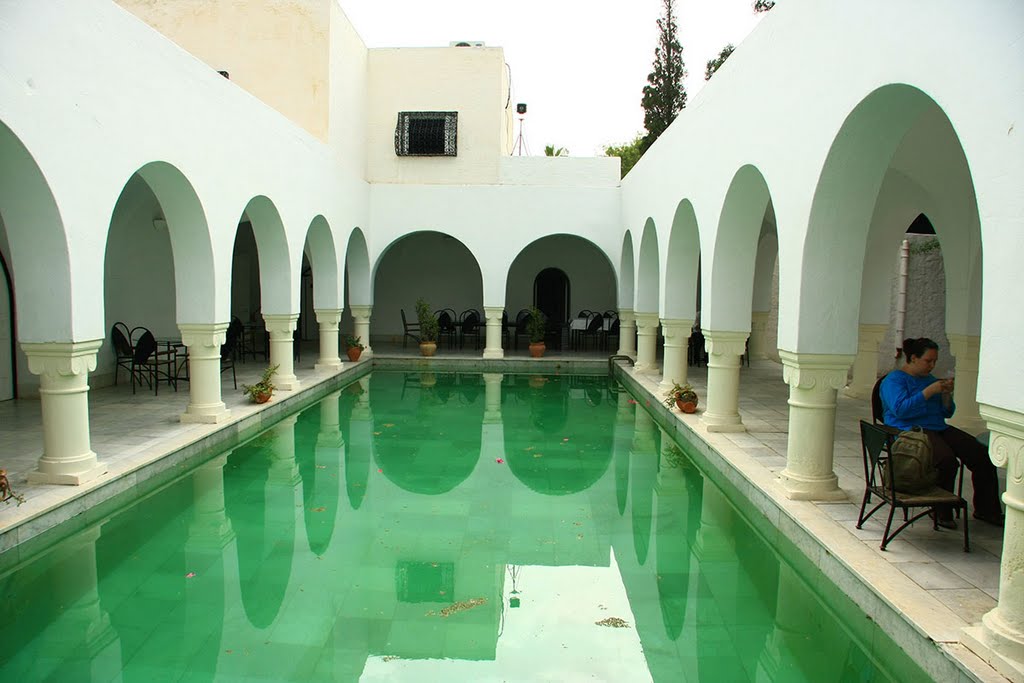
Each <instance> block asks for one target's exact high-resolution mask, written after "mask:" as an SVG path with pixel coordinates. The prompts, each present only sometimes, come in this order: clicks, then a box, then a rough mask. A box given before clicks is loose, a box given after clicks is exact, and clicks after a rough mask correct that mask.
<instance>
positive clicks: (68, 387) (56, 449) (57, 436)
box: [21, 339, 107, 486]
mask: <svg viewBox="0 0 1024 683" xmlns="http://www.w3.org/2000/svg"><path fill="white" fill-rule="evenodd" d="M101 344H103V340H102V339H94V340H92V341H85V342H44V343H25V344H22V345H21V350H22V351H24V352H25V355H26V356H27V357H28V369H29V371H30V372H32V374H34V375H39V403H40V409H41V412H42V418H43V455H42V457H41V458H39V465H38V467H37V469H36V470H35V471H33V472H29V474H28V482H29V483H30V484H71V485H73V486H77V485H79V484H84V483H86V482H89V481H92V480H93V479H96V478H97V477H99V476H100V475H102V474H105V473H106V471H107V465H106V463H103V462H100V461H99V460H98V459H97V458H96V454H95V453H94V452H93V451H92V448H91V447H90V443H89V373H90V372H92V371H93V370H95V369H96V352H97V351H98V350H99V348H100V345H101Z"/></svg>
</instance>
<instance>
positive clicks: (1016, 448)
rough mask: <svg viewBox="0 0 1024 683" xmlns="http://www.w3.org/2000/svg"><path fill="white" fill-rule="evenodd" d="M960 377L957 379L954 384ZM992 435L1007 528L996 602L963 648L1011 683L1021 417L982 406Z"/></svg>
mask: <svg viewBox="0 0 1024 683" xmlns="http://www.w3.org/2000/svg"><path fill="white" fill-rule="evenodd" d="M959 380H960V378H959V376H958V377H957V381H958V382H959ZM981 415H982V416H983V417H984V419H985V420H986V422H987V423H988V428H989V429H991V430H992V435H991V437H990V440H989V449H988V452H989V456H990V457H991V458H992V462H994V463H995V464H996V466H997V467H1005V468H1007V472H1006V492H1005V493H1004V494H1003V502H1004V503H1006V527H1005V528H1004V529H1003V551H1002V555H1001V559H1000V568H999V602H998V603H997V604H996V606H995V608H994V609H992V611H990V612H988V613H987V614H986V615H985V616H983V617H982V618H981V627H977V626H975V627H970V628H967V629H965V631H964V643H965V644H966V645H967V647H969V648H970V649H972V650H974V651H975V653H977V654H978V655H980V656H981V657H982V658H983V659H985V660H986V661H987V662H989V664H991V665H992V666H993V667H995V669H996V670H997V671H999V672H1000V673H1001V674H1003V675H1004V676H1005V677H1007V678H1009V679H1010V680H1014V681H1019V680H1024V415H1022V414H1021V413H1019V412H1015V411H1012V410H1006V409H1005V408H998V407H996V406H990V405H985V404H982V405H981Z"/></svg>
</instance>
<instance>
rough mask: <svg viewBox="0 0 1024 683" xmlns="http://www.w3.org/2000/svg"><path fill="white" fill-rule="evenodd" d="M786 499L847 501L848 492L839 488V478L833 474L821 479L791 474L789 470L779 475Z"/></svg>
mask: <svg viewBox="0 0 1024 683" xmlns="http://www.w3.org/2000/svg"><path fill="white" fill-rule="evenodd" d="M779 479H780V480H781V481H782V487H783V488H784V489H785V490H786V497H787V498H789V499H790V500H846V499H847V496H846V491H843V490H842V489H841V488H839V477H837V476H836V475H835V474H833V473H829V474H828V475H826V476H823V477H820V478H811V477H805V476H801V475H795V474H791V473H790V472H789V471H788V470H782V472H780V473H779Z"/></svg>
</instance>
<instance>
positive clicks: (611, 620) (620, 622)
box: [594, 617, 629, 628]
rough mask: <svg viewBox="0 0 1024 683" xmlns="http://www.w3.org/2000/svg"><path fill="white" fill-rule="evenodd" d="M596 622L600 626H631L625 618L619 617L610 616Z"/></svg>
mask: <svg viewBox="0 0 1024 683" xmlns="http://www.w3.org/2000/svg"><path fill="white" fill-rule="evenodd" d="M594 623H595V624H597V625H598V626H609V627H611V628H629V623H628V622H626V620H625V619H619V618H618V617H608V618H607V619H602V620H601V621H595V622H594Z"/></svg>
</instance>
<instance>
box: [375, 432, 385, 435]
mask: <svg viewBox="0 0 1024 683" xmlns="http://www.w3.org/2000/svg"><path fill="white" fill-rule="evenodd" d="M383 433H384V432H374V433H373V435H374V436H380V435H381V434H383Z"/></svg>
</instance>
